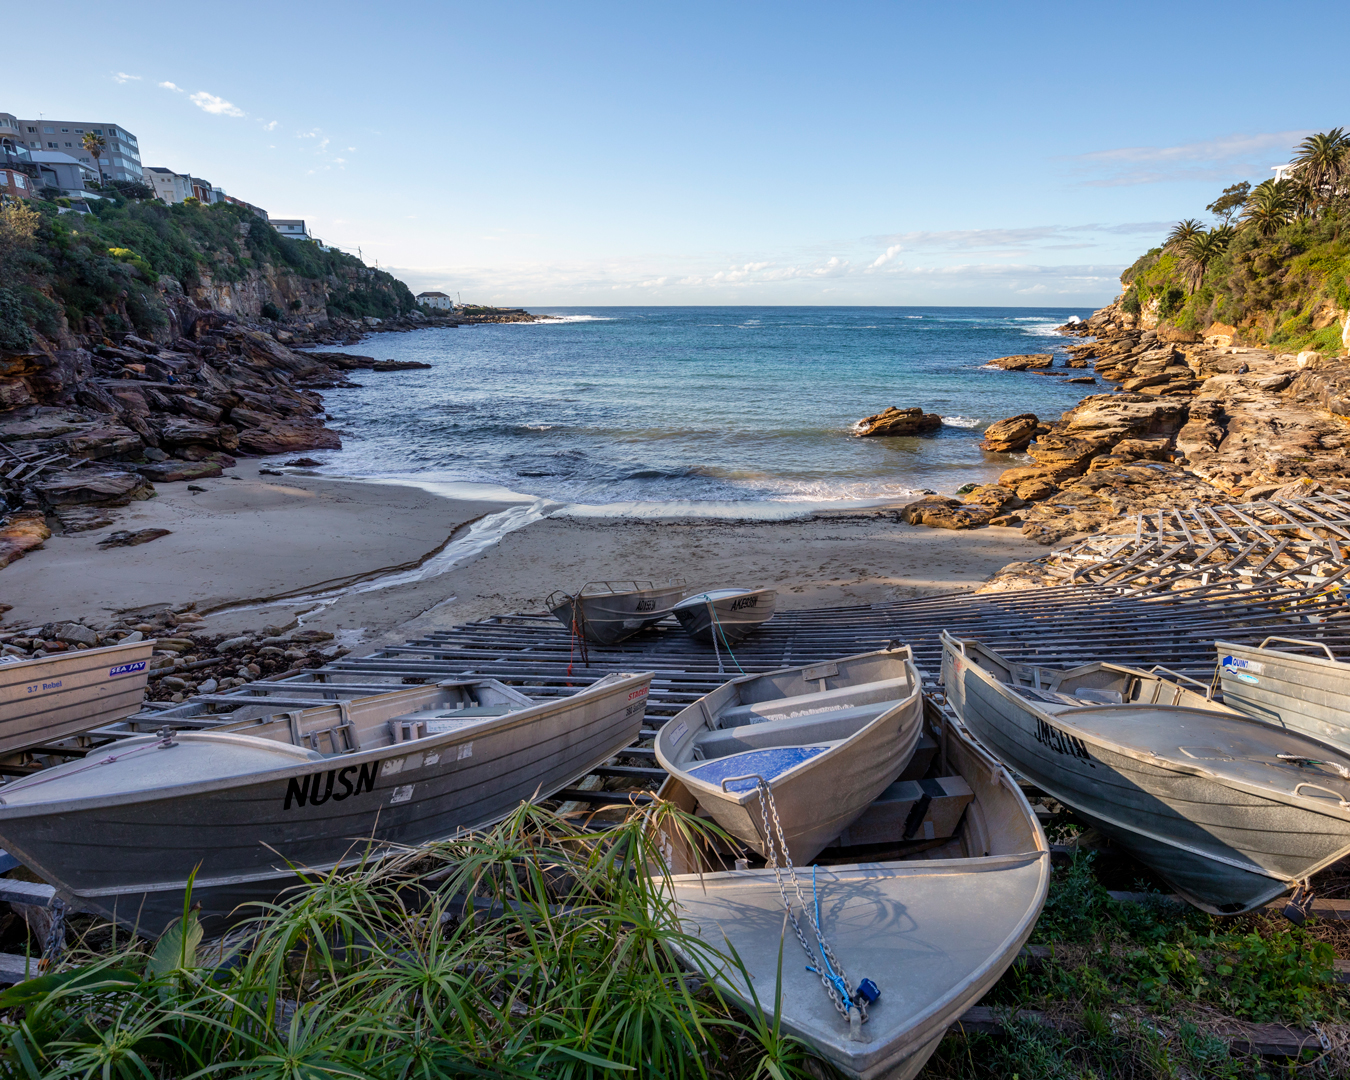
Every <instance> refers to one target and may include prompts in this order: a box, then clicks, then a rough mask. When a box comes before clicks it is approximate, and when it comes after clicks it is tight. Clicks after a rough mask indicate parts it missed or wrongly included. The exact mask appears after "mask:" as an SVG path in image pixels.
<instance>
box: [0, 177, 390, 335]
mask: <svg viewBox="0 0 1350 1080" xmlns="http://www.w3.org/2000/svg"><path fill="white" fill-rule="evenodd" d="M114 190H115V189H113V188H109V189H106V192H105V193H106V194H108V195H109V196H110V197H107V198H104V199H98V200H90V204H89V205H90V208H91V210H92V213H89V214H78V213H62V212H61V211H62V210H63V209H65V207H64V206H63V205H62V204H63V203H67V204H68V203H69V200H56V201H33V202H31V203H25V202H21V201H18V200H14V201H11V202H9V203H7V204H6V205H5V206H3V207H0V348H11V349H14V348H22V347H24V346H25V345H27V344H29V342H30V341H31V338H32V331H34V330H36V331H38V332H40V333H43V334H45V335H48V336H52V335H55V334H56V333H57V331H58V330H59V328H60V316H61V315H62V314H63V313H64V315H65V317H66V319H67V320H68V322H69V325H70V327H71V328H72V329H73V330H75V331H76V332H77V333H78V332H83V331H85V330H86V328H87V326H88V323H87V320H89V319H93V320H94V321H95V322H96V323H97V324H98V325H99V326H100V327H102V328H103V329H104V330H106V331H119V330H135V331H136V332H138V333H140V334H142V335H149V334H151V333H153V332H154V331H155V330H156V329H157V328H159V327H162V326H164V325H165V324H166V322H167V315H166V313H165V310H164V305H163V302H162V301H161V299H160V297H159V293H158V290H157V289H156V283H157V282H158V281H159V279H160V277H161V276H163V275H167V276H168V277H171V278H174V279H176V280H177V281H178V282H180V283H181V284H182V285H183V287H184V288H185V289H187V290H188V291H189V292H191V290H192V289H193V288H194V287H195V286H197V285H198V284H200V283H201V282H202V280H203V279H204V277H206V276H209V277H210V279H211V280H212V281H215V282H231V281H240V280H242V279H243V278H244V277H245V276H246V275H247V274H248V272H249V271H250V270H252V269H259V270H261V269H264V268H265V267H267V266H269V265H270V266H271V267H272V268H273V270H274V271H276V272H277V273H283V274H284V273H290V274H294V275H296V276H298V277H300V278H305V279H309V280H318V281H323V282H324V283H325V287H326V292H327V297H328V299H327V306H328V311H329V313H330V314H332V315H347V316H363V315H374V316H378V317H381V318H383V317H388V316H391V315H397V314H402V313H404V312H407V311H411V310H412V309H413V307H414V301H413V297H412V293H411V292H409V290H408V287H407V286H406V285H404V284H403V282H401V281H399V280H398V279H397V278H394V277H393V276H391V275H389V274H387V273H384V272H383V271H377V270H372V269H370V268H369V267H367V266H366V265H365V264H364V263H362V262H361V261H360V260H359V259H357V258H355V257H353V256H351V255H347V254H344V253H343V252H340V251H324V250H322V249H321V248H319V247H318V245H316V244H311V243H306V242H303V241H298V240H291V239H288V238H286V237H283V236H281V235H280V234H278V233H277V232H276V230H275V229H273V228H272V227H271V226H270V225H268V224H267V222H265V221H263V220H262V219H260V218H259V217H257V216H256V215H255V214H253V213H252V212H251V211H249V210H247V209H246V208H244V207H240V206H234V205H232V204H230V203H218V204H215V205H212V206H203V205H201V204H200V203H198V202H197V201H196V200H195V199H189V200H188V201H187V202H186V203H183V204H180V205H176V206H168V205H165V204H164V203H162V202H159V201H157V200H154V199H149V198H135V197H128V195H126V194H123V193H122V192H117V193H116V194H113V192H114ZM138 194H139V193H138ZM267 306H268V307H271V311H270V312H267V313H266V314H267V315H271V316H272V317H274V318H280V317H281V316H282V315H283V314H284V313H283V312H282V311H281V310H280V309H278V308H276V307H275V305H270V304H269V305H267ZM16 312H17V314H16ZM273 313H275V314H273Z"/></svg>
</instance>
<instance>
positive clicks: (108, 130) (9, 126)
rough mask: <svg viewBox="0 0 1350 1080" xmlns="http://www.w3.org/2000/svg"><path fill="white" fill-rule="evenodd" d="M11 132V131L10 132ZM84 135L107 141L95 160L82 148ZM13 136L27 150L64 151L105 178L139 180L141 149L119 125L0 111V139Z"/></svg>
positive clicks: (62, 152)
mask: <svg viewBox="0 0 1350 1080" xmlns="http://www.w3.org/2000/svg"><path fill="white" fill-rule="evenodd" d="M11 132H12V133H13V134H12V135H11ZM85 135H98V136H99V137H101V138H102V139H103V141H104V143H105V144H106V146H105V148H104V150H103V154H102V156H101V157H100V158H99V160H98V161H97V162H95V161H94V158H93V155H92V154H90V153H89V151H88V150H86V149H85V148H84V137H85ZM11 137H12V138H13V139H14V140H15V142H16V143H17V144H19V145H22V146H24V147H26V148H27V149H29V150H32V151H37V150H41V151H43V152H53V153H60V154H66V155H68V156H69V157H72V158H74V159H75V160H76V161H77V162H79V163H80V164H81V165H84V166H86V167H88V168H89V169H91V170H92V171H93V173H94V175H95V176H98V175H99V174H100V173H102V175H103V177H104V179H107V180H129V181H135V182H140V180H141V149H140V144H139V143H138V142H137V141H136V136H135V135H133V134H131V132H129V131H128V130H127V129H126V128H124V127H122V126H120V125H119V124H108V123H102V122H100V121H96V120H21V119H19V118H18V117H16V116H15V115H14V114H13V113H5V112H0V138H11Z"/></svg>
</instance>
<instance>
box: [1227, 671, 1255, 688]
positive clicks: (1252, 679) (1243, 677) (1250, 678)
mask: <svg viewBox="0 0 1350 1080" xmlns="http://www.w3.org/2000/svg"><path fill="white" fill-rule="evenodd" d="M1233 674H1234V675H1235V676H1237V677H1238V678H1239V679H1241V680H1242V681H1243V682H1248V683H1251V684H1252V685H1253V686H1259V685H1261V680H1260V679H1258V678H1257V677H1256V676H1255V675H1246V674H1244V673H1243V672H1241V671H1235V672H1233Z"/></svg>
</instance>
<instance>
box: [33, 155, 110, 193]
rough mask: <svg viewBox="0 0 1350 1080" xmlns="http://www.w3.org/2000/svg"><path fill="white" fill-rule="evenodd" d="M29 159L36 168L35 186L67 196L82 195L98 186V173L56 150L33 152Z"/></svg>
mask: <svg viewBox="0 0 1350 1080" xmlns="http://www.w3.org/2000/svg"><path fill="white" fill-rule="evenodd" d="M28 156H29V158H30V159H31V160H32V162H33V164H34V165H35V166H37V186H38V187H39V188H56V189H57V190H58V191H61V192H63V193H65V194H67V195H79V194H83V192H84V191H85V189H86V188H87V187H95V186H97V184H98V173H96V172H94V170H93V169H92V168H90V167H89V166H88V165H84V164H82V163H80V162H78V161H76V160H75V159H74V158H73V157H71V156H70V155H69V154H63V153H61V152H59V151H57V150H33V151H32V152H30V153H29V155H28Z"/></svg>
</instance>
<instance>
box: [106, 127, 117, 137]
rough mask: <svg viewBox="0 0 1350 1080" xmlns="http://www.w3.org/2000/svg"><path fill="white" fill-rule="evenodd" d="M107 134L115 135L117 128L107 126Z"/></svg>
mask: <svg viewBox="0 0 1350 1080" xmlns="http://www.w3.org/2000/svg"><path fill="white" fill-rule="evenodd" d="M108 134H109V135H116V134H117V129H116V128H109V129H108Z"/></svg>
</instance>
